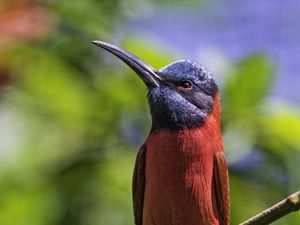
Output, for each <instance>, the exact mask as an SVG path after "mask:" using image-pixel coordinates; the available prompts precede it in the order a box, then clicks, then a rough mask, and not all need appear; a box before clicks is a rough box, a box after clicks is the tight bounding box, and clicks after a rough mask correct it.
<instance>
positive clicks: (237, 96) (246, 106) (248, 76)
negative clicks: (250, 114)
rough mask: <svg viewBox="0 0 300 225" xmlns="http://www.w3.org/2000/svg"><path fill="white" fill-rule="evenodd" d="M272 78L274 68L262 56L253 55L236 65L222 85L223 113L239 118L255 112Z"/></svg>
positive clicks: (267, 91)
mask: <svg viewBox="0 0 300 225" xmlns="http://www.w3.org/2000/svg"><path fill="white" fill-rule="evenodd" d="M273 78H274V68H273V66H272V64H271V63H270V62H269V60H267V58H266V57H265V56H264V55H261V54H254V55H251V56H249V57H248V58H246V59H245V60H242V61H240V62H239V63H237V64H236V67H235V68H234V69H233V71H232V73H231V74H230V76H228V79H227V80H226V81H225V84H224V90H223V100H224V111H225V112H226V111H230V114H233V116H239V115H241V114H242V115H243V113H246V112H247V111H249V110H250V111H251V110H252V111H253V110H255V108H256V107H257V106H258V105H259V104H260V103H261V102H262V100H263V99H264V98H265V97H266V96H267V94H268V93H269V90H270V88H271V87H272V84H273ZM225 112H224V114H225Z"/></svg>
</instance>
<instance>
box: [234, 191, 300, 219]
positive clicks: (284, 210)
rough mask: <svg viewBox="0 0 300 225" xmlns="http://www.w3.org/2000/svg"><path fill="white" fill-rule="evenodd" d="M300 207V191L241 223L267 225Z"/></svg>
mask: <svg viewBox="0 0 300 225" xmlns="http://www.w3.org/2000/svg"><path fill="white" fill-rule="evenodd" d="M299 209H300V191H298V192H296V193H294V194H292V195H290V196H289V197H287V198H286V199H284V200H282V201H281V202H278V203H277V204H276V205H274V206H272V207H270V208H268V209H266V210H264V211H262V212H261V213H259V214H257V215H256V216H253V217H252V218H250V219H248V220H247V221H245V222H243V223H241V224H240V225H266V224H270V223H272V222H274V221H276V220H278V219H280V218H281V217H284V216H285V215H287V214H289V213H291V212H295V211H297V210H299Z"/></svg>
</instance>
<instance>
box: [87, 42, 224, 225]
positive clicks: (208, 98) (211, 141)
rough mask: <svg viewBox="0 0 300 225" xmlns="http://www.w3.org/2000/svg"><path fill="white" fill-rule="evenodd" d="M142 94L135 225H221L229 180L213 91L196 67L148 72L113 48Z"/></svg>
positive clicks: (200, 68)
mask: <svg viewBox="0 0 300 225" xmlns="http://www.w3.org/2000/svg"><path fill="white" fill-rule="evenodd" d="M92 43H94V44H95V45H97V46H99V47H101V48H103V49H105V50H107V51H109V52H111V53H112V54H114V55H115V56H117V57H118V58H120V59H121V60H123V61H124V62H125V63H126V64H127V65H128V66H129V67H131V69H133V70H134V71H135V72H136V74H137V75H138V76H139V77H140V78H141V79H142V80H143V82H144V83H145V85H146V86H147V89H148V102H149V106H150V112H151V116H152V127H151V131H150V133H149V136H148V137H147V139H146V141H145V142H144V144H143V145H142V147H141V148H140V150H139V152H138V154H137V159H136V164H135V169H134V175H133V208H134V216H135V224H136V225H228V224H229V180H228V170H227V165H226V161H225V157H224V150H223V143H222V135H221V129H220V111H221V108H220V91H219V88H218V86H217V84H216V82H215V80H214V79H213V77H212V75H211V74H210V73H209V72H208V71H207V69H205V68H204V67H203V66H201V65H199V64H198V63H196V62H191V61H187V60H181V61H176V62H173V63H171V64H169V65H167V66H165V67H163V68H162V69H160V70H155V69H154V68H153V67H151V66H150V65H148V64H147V63H146V62H144V61H143V60H141V59H140V58H138V57H137V56H135V55H133V54H131V53H129V52H127V51H125V50H123V49H121V48H119V47H117V46H114V45H112V44H109V43H106V42H102V41H93V42H92Z"/></svg>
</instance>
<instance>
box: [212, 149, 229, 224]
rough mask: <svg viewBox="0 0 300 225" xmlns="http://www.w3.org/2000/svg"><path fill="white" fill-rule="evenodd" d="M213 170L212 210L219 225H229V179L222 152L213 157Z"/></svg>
mask: <svg viewBox="0 0 300 225" xmlns="http://www.w3.org/2000/svg"><path fill="white" fill-rule="evenodd" d="M213 168H214V169H213V199H214V210H215V212H216V213H217V214H218V216H219V222H220V225H229V216H230V215H229V209H230V204H229V177H228V169H227V165H226V161H225V157H224V153H223V152H219V153H216V155H215V156H214V167H213Z"/></svg>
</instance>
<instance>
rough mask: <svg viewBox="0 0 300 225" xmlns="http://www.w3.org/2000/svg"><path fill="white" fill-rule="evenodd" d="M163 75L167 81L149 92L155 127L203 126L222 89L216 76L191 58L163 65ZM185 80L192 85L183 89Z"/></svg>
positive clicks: (161, 74)
mask: <svg viewBox="0 0 300 225" xmlns="http://www.w3.org/2000/svg"><path fill="white" fill-rule="evenodd" d="M159 75H160V76H161V77H162V78H163V80H164V81H163V82H162V83H161V85H160V86H159V87H153V88H150V89H149V92H148V101H149V105H150V110H151V115H152V121H153V122H152V123H153V124H152V130H156V129H159V128H170V129H181V128H192V127H196V126H201V125H202V124H203V123H204V119H205V117H206V116H207V115H208V114H210V113H211V112H212V110H213V103H214V96H215V94H216V92H217V90H218V87H217V85H216V83H215V81H214V79H213V77H212V75H211V74H210V73H209V72H208V71H207V69H205V68H204V67H203V66H201V65H199V64H198V63H196V62H191V61H187V60H181V61H176V62H174V63H171V64H169V65H167V66H166V67H163V68H162V69H160V70H159ZM184 82H189V83H190V84H191V85H192V88H191V89H189V90H186V89H184V88H182V86H181V85H182V83H184Z"/></svg>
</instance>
